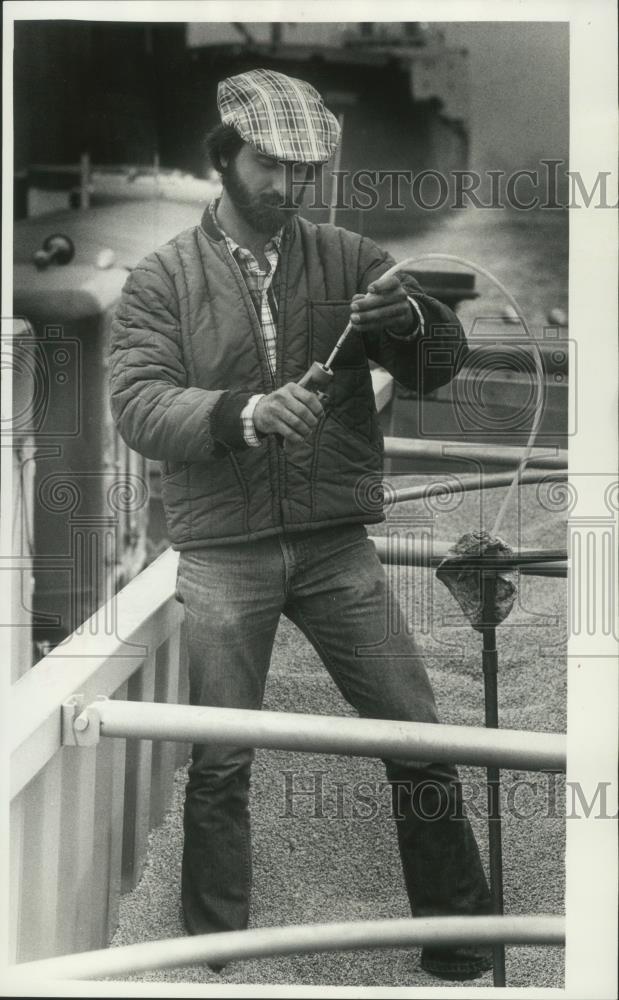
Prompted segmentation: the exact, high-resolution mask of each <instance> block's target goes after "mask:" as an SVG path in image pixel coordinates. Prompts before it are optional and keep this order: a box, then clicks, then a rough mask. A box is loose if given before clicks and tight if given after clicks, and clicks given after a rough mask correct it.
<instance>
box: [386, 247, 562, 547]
mask: <svg viewBox="0 0 619 1000" xmlns="http://www.w3.org/2000/svg"><path fill="white" fill-rule="evenodd" d="M423 261H443V262H449V263H452V264H463V265H464V266H465V267H468V268H470V269H471V270H473V271H476V272H477V273H478V274H481V275H482V276H483V277H484V278H487V279H488V280H489V281H491V282H492V283H493V284H494V285H495V286H496V287H497V288H498V289H499V291H500V292H501V293H502V294H503V295H504V296H505V298H506V299H507V301H508V302H509V303H510V305H511V306H512V307H513V309H514V312H515V313H516V315H517V317H518V319H519V320H520V322H521V323H522V326H523V328H524V331H525V333H526V335H527V337H528V338H529V340H530V341H531V343H532V344H533V345H534V346H535V350H534V352H533V359H534V364H535V373H536V375H537V397H536V400H535V412H534V415H533V424H532V426H531V431H530V433H529V438H528V440H527V443H526V445H525V449H524V454H523V456H522V458H521V460H520V463H519V465H518V466H517V468H516V471H515V472H514V477H513V479H512V481H511V483H510V486H509V488H508V490H507V493H506V494H505V496H504V498H503V501H502V503H501V506H500V508H499V511H498V513H497V516H496V518H495V521H494V525H493V528H492V532H491V533H492V535H494V536H496V535H497V534H498V532H499V528H500V525H501V523H502V521H503V518H504V517H505V513H506V511H507V508H508V506H509V504H510V501H511V499H512V497H513V495H514V493H515V491H516V490H517V489H518V486H519V484H520V477H521V474H522V471H523V469H524V467H525V466H526V464H527V463H528V461H529V459H530V458H531V453H532V451H533V448H534V447H535V442H536V440H537V435H538V434H539V429H540V426H541V422H542V415H543V410H544V396H545V394H544V384H545V376H544V366H543V363H542V352H541V349H540V346H539V344H538V342H537V340H536V339H535V337H534V336H533V335H532V333H531V331H530V330H529V327H528V325H527V321H526V318H525V315H524V313H523V311H522V309H521V308H520V306H519V304H518V302H517V301H516V299H515V298H514V296H513V295H512V294H511V292H509V291H508V290H507V289H506V288H505V285H503V283H502V282H501V281H499V279H498V278H496V277H495V276H494V275H493V274H491V273H490V271H487V270H486V268H484V267H482V266H481V265H480V264H475V263H473V261H470V260H467V259H466V257H458V256H456V255H455V254H447V253H429V254H423V255H422V256H421V257H407V258H406V260H402V261H399V263H397V264H394V265H393V267H390V268H389V270H388V271H386V272H385V274H384V275H383V276H382V277H387V276H390V275H392V274H396V273H397V272H398V271H402V270H404V269H405V268H408V267H413V266H414V265H415V264H420V263H422V262H423Z"/></svg>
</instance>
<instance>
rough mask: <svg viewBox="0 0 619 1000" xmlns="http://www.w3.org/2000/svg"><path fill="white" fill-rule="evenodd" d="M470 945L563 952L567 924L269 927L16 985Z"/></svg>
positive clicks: (48, 971) (136, 953)
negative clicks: (353, 952) (295, 957)
mask: <svg viewBox="0 0 619 1000" xmlns="http://www.w3.org/2000/svg"><path fill="white" fill-rule="evenodd" d="M463 943H467V944H473V945H477V946H482V945H492V944H498V943H500V944H516V945H528V944H538V945H547V946H555V947H557V946H559V947H560V946H562V945H563V944H564V943H565V922H564V919H563V917H557V916H551V915H546V914H538V915H536V916H532V917H413V918H408V919H403V920H402V919H398V920H366V921H351V922H347V923H332V924H301V925H291V926H288V927H263V928H259V929H256V930H254V929H252V930H247V931H229V932H224V933H221V934H199V935H197V936H195V937H184V938H167V939H165V940H160V941H147V942H145V943H142V944H132V945H126V946H125V947H121V948H109V949H102V950H99V951H91V952H87V953H86V954H82V955H63V956H60V957H58V958H53V959H48V960H47V961H43V962H29V963H27V964H24V965H22V966H20V967H19V968H18V969H16V970H15V971H14V977H15V980H16V981H17V982H19V981H20V980H21V981H24V980H28V981H32V980H35V981H36V980H38V979H101V978H103V977H116V978H119V977H121V976H127V975H135V974H136V973H140V972H147V971H149V970H151V969H169V968H178V967H179V966H183V965H193V964H195V963H198V962H210V963H217V964H218V965H222V964H227V963H228V962H232V961H239V960H241V961H243V960H246V959H249V958H270V957H273V956H276V955H292V954H308V953H311V952H331V951H351V950H353V949H357V948H414V947H420V946H422V945H426V944H431V945H433V946H440V945H445V946H448V945H457V944H463Z"/></svg>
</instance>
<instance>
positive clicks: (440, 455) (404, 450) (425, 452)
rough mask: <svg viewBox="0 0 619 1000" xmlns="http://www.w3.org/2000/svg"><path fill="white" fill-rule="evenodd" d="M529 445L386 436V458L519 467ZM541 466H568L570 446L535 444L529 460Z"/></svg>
mask: <svg viewBox="0 0 619 1000" xmlns="http://www.w3.org/2000/svg"><path fill="white" fill-rule="evenodd" d="M524 454H525V449H524V448H518V447H515V446H514V445H490V444H471V443H469V442H468V441H427V440H419V439H418V438H404V437H386V438H385V457H386V458H431V459H446V460H452V461H453V460H454V459H463V460H469V461H477V462H481V463H483V462H486V463H488V464H490V465H505V466H508V467H510V468H513V469H515V468H516V466H518V465H519V464H520V462H521V461H522V459H523V458H524ZM528 465H529V467H533V468H537V469H566V468H567V449H565V448H557V449H554V448H534V449H533V452H532V454H531V457H530V459H529V462H528Z"/></svg>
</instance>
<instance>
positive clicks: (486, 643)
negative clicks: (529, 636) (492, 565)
mask: <svg viewBox="0 0 619 1000" xmlns="http://www.w3.org/2000/svg"><path fill="white" fill-rule="evenodd" d="M482 588H483V590H482V593H483V621H484V628H483V630H482V635H483V651H482V665H483V671H484V706H485V716H486V718H485V721H486V728H487V729H498V728H499V699H498V666H499V660H498V654H497V648H496V626H495V625H494V624H492V621H493V607H494V601H495V592H496V573H495V572H493V571H488V570H482ZM486 774H487V782H488V846H489V854H490V897H491V902H492V912H493V913H494V914H495V915H497V916H500V915H502V913H503V847H502V842H501V773H500V771H499V768H498V766H496V765H495V764H490V765H489V766H488V767H487V769H486ZM492 962H493V979H494V985H495V986H505V945H504V944H503V943H497V944H495V945H494V946H493V948H492Z"/></svg>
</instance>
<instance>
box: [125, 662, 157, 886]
mask: <svg viewBox="0 0 619 1000" xmlns="http://www.w3.org/2000/svg"><path fill="white" fill-rule="evenodd" d="M155 656H156V650H152V651H151V653H150V654H149V655H148V657H147V658H146V660H145V661H144V665H143V666H142V667H141V668H140V670H138V671H137V673H135V674H133V676H132V677H131V679H130V681H129V686H128V692H127V697H128V700H129V701H154V699H155V663H156V661H155ZM152 755H153V745H152V742H151V741H150V740H129V741H128V742H127V758H126V765H125V822H124V835H123V878H122V890H123V892H125V891H127V890H129V889H133V888H134V886H135V885H136V884H137V882H138V881H139V879H140V875H141V874H142V867H143V864H144V858H145V855H146V848H147V844H148V833H149V829H150V792H151V764H152Z"/></svg>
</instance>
